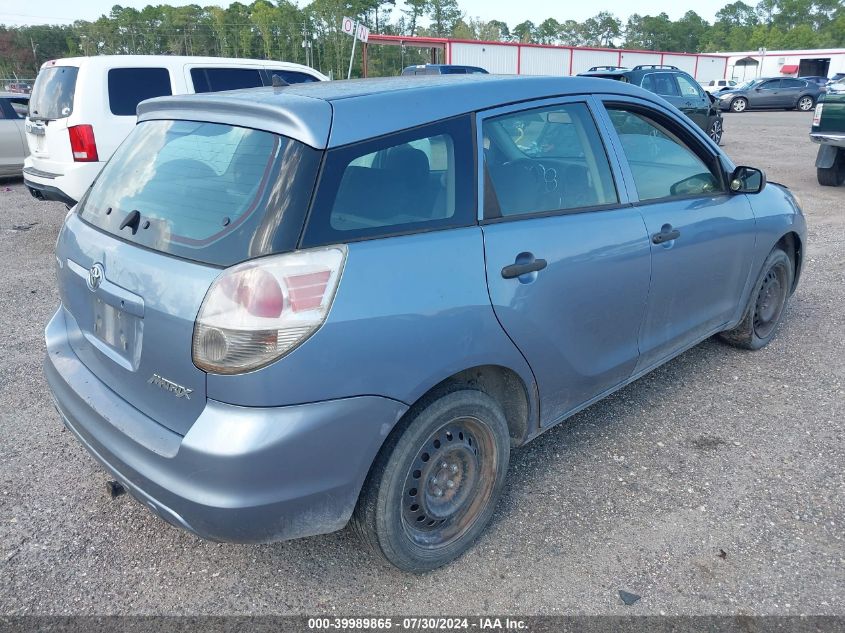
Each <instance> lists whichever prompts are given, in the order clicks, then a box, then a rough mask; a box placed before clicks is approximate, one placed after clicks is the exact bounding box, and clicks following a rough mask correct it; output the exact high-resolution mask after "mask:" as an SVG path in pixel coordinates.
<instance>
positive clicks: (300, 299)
mask: <svg viewBox="0 0 845 633" xmlns="http://www.w3.org/2000/svg"><path fill="white" fill-rule="evenodd" d="M345 261H346V247H345V246H332V247H328V248H320V249H314V250H308V251H298V252H295V253H287V254H284V255H275V256H272V257H264V258H261V259H259V260H255V261H250V262H245V263H243V264H239V265H238V266H234V267H232V268H230V269H228V270H226V271H224V272H223V273H222V274H221V275H220V276H219V277H218V278H217V279H216V280H215V281H214V283H213V284H212V285H211V288H209V290H208V293H207V294H206V296H205V299H204V300H203V302H202V307H201V308H200V311H199V315H198V316H197V320H196V323H195V324H194V341H193V357H194V364H195V365H196V366H197V367H199V368H200V369H202V370H203V371H207V372H211V373H215V374H238V373H242V372H245V371H250V370H253V369H257V368H259V367H263V366H264V365H267V364H268V363H271V362H273V361H274V360H277V359H279V358H281V357H282V356H284V355H285V354H287V353H288V352H290V351H291V350H293V349H294V348H295V347H297V346H298V345H300V344H301V343H303V342H304V341H305V340H306V339H307V338H308V337H310V336H311V335H312V334H313V333H314V332H316V331H317V329H318V328H319V327H320V326H321V325H322V324H323V323H324V322H325V320H326V317H327V316H328V313H329V308H331V305H332V301H333V300H334V295H335V292H336V291H337V286H338V282H339V281H340V275H341V272H342V271H343V265H344V262H345Z"/></svg>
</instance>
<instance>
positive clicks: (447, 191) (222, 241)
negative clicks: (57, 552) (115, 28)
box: [45, 75, 806, 572]
mask: <svg viewBox="0 0 845 633" xmlns="http://www.w3.org/2000/svg"><path fill="white" fill-rule="evenodd" d="M805 232H806V231H805V222H804V217H803V216H802V213H801V210H800V208H799V206H798V203H797V202H796V199H795V197H794V196H793V195H792V194H791V193H790V192H789V190H788V189H786V188H785V187H783V186H780V185H775V184H771V183H770V184H768V185H767V184H766V181H765V177H764V175H763V174H762V172H760V171H759V170H756V169H753V168H750V167H742V166H740V167H737V166H735V165H734V164H733V163H731V161H730V160H729V159H728V158H727V157H726V156H725V155H724V154H723V153H722V152H721V150H720V149H719V148H718V147H717V146H716V145H714V144H713V142H712V141H711V140H710V139H709V138H708V137H707V136H706V134H705V133H704V132H702V131H701V130H700V129H699V128H698V127H696V126H695V125H694V124H692V123H691V122H690V120H689V119H687V118H686V117H684V116H683V115H682V114H681V113H680V112H679V111H678V110H676V109H675V108H673V107H672V106H670V105H669V104H668V103H666V102H665V101H663V100H662V99H661V98H660V97H658V96H656V95H654V94H653V93H650V92H646V91H645V90H642V89H639V88H636V87H632V86H630V85H626V84H623V83H616V82H608V81H605V80H601V79H589V78H551V77H546V78H539V77H538V78H524V77H523V78H517V77H497V76H491V75H474V76H463V77H454V76H452V77H450V76H443V77H426V78H414V77H407V78H391V79H381V80H362V81H352V82H343V81H340V82H331V83H322V84H307V85H299V86H290V87H277V88H266V89H255V90H248V91H233V92H229V93H221V94H205V95H189V96H178V97H167V98H160V99H155V100H150V101H146V102H144V103H142V104H141V106H140V107H139V123H138V125H137V127H136V129H135V130H134V131H133V132H132V134H131V135H130V136H129V138H128V139H127V140H126V142H124V143H123V145H122V146H121V147H120V149H119V150H118V151H117V153H115V155H114V157H113V158H112V159H111V161H110V162H109V163H108V165H107V166H106V168H105V169H104V170H103V172H102V173H101V175H100V176H99V178H98V179H97V181H96V182H95V183H94V185H93V186H92V188H91V189H90V190H89V191H88V192H87V193H86V194H85V196H84V197H83V199H82V200H81V201H80V203H79V204H78V205H77V206H76V207H75V208H74V210H72V211H71V213H70V214H69V215H68V217H67V220H66V221H65V224H64V227H63V228H62V231H61V234H60V235H59V239H58V243H57V246H56V262H57V267H58V281H59V290H60V295H61V306H60V307H59V309H58V311H57V312H56V314H55V316H54V317H53V318H52V320H51V321H50V323H49V324H48V325H47V329H46V339H47V357H46V361H45V371H46V375H47V379H48V381H49V384H50V388H51V390H52V392H53V395H54V397H55V401H56V405H57V407H58V410H59V412H60V413H61V416H62V418H63V419H64V422H65V424H66V425H67V426H68V428H70V429H71V430H72V431H73V432H74V433H75V434H76V435H77V437H78V438H79V439H80V441H81V442H82V443H83V444H84V445H85V447H86V448H87V449H88V450H89V451H90V452H91V453H92V454H93V455H94V456H95V457H96V458H97V459H98V460H99V461H100V462H101V463H102V465H103V466H104V467H105V469H106V470H107V471H108V472H109V473H111V475H112V477H114V479H115V480H117V481H118V482H119V483H120V484H121V485H122V486H123V487H125V489H126V490H128V491H129V492H130V493H131V494H132V495H133V496H134V497H135V498H137V499H138V500H139V501H140V502H141V503H143V504H145V505H146V506H147V507H149V508H150V510H152V511H153V512H154V513H155V514H157V515H158V516H160V517H161V518H163V519H165V520H166V521H168V522H170V523H172V524H173V525H176V526H180V527H183V528H185V529H188V530H190V531H191V532H193V533H195V534H198V535H200V536H202V537H204V538H208V539H214V540H222V541H235V542H267V541H274V540H279V539H289V538H294V537H301V536H308V535H313V534H320V533H325V532H330V531H332V530H337V529H340V528H342V527H343V526H345V525H346V524H347V523H348V522H349V521H350V519H351V520H352V523H353V524H354V525H355V526H356V528H357V529H358V531H360V532H361V534H362V536H363V538H364V540H365V541H367V542H368V543H369V544H370V545H371V546H372V548H373V549H374V550H375V551H376V552H377V553H378V554H380V555H381V556H383V557H384V558H385V559H386V560H388V561H389V562H391V563H393V564H394V565H396V566H397V567H400V568H401V569H404V570H408V571H413V572H421V571H425V570H428V569H432V568H435V567H437V566H439V565H443V564H444V563H446V562H448V561H450V560H452V559H454V558H455V557H456V556H458V555H460V554H461V553H462V552H464V551H465V550H466V549H467V548H468V547H470V545H471V544H472V542H473V540H474V539H475V538H476V537H477V536H478V535H479V534H480V533H481V532H482V531H483V529H484V528H485V526H486V524H487V523H488V521H489V520H490V517H491V515H492V513H493V510H494V506H495V504H496V500H497V499H498V497H499V495H500V493H501V491H502V487H503V485H504V482H505V475H506V472H507V469H508V459H509V453H510V451H511V449H513V448H515V447H518V446H521V445H523V444H525V443H526V442H528V441H529V440H531V439H532V438H534V437H536V436H537V435H539V434H540V433H542V432H543V431H545V430H547V429H549V428H550V427H551V426H553V425H555V424H557V423H559V422H561V421H562V420H565V419H566V418H567V417H568V416H571V415H572V414H573V413H575V412H577V411H579V410H580V409H583V408H584V407H586V406H588V405H590V404H591V403H593V402H596V401H597V400H599V399H601V398H602V397H604V396H606V395H607V394H609V393H611V392H613V391H614V390H616V389H619V388H620V387H622V386H624V385H626V384H628V383H630V382H631V381H633V380H635V379H636V378H638V377H640V376H642V375H643V374H645V373H646V372H648V371H649V370H651V369H654V368H655V367H657V366H658V365H660V364H661V363H665V362H666V361H668V360H669V359H671V358H673V357H674V356H677V355H678V354H680V353H681V352H683V351H684V350H686V349H688V348H690V347H691V346H693V345H695V344H697V343H699V342H700V341H702V340H704V339H706V338H707V337H709V336H712V335H714V334H717V333H720V334H721V336H722V337H723V338H725V339H726V340H727V341H729V342H731V343H734V344H736V345H739V346H742V347H746V348H751V349H755V348H759V347H762V346H763V345H765V344H766V343H768V342H769V340H771V338H772V337H773V335H774V333H775V329H776V327H777V325H778V323H779V321H780V320H781V317H782V315H783V312H784V307H785V306H786V303H787V300H788V298H789V296H790V295H791V293H792V292H793V290H794V288H795V285H796V283H797V280H798V277H799V273H800V271H801V263H802V259H803V254H804V249H805ZM680 423H681V421H679V424H680Z"/></svg>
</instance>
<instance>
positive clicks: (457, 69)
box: [402, 64, 487, 75]
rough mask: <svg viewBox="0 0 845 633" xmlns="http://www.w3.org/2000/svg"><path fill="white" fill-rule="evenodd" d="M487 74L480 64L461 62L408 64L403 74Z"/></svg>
mask: <svg viewBox="0 0 845 633" xmlns="http://www.w3.org/2000/svg"><path fill="white" fill-rule="evenodd" d="M479 74H480V75H486V74H487V71H486V70H484V69H483V68H479V67H478V66H462V65H459V64H417V65H415V66H406V67H405V68H403V69H402V75H479Z"/></svg>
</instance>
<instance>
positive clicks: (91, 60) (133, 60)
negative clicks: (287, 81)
mask: <svg viewBox="0 0 845 633" xmlns="http://www.w3.org/2000/svg"><path fill="white" fill-rule="evenodd" d="M188 64H190V65H196V66H204V65H207V64H215V65H223V66H238V65H249V66H258V67H261V68H264V67H267V68H278V69H289V70H304V71H306V72H309V73H312V74H314V75H316V76H319V77H323V78H325V75H323V74H322V73H321V72H319V71H318V70H316V69H314V68H311V67H310V66H304V65H303V64H297V63H295V62H284V61H275V60H272V59H248V58H241V57H200V56H196V57H194V56H191V55H94V56H91V57H62V58H57V59H51V60H49V61H46V62H44V63H43V64H41V69H42V70H44V69H45V68H52V67H54V66H76V67H82V66H90V67H94V68H97V67H100V68H114V67H121V68H127V67H141V68H148V67H150V66H165V67H168V68H173V67H179V66H184V65H188Z"/></svg>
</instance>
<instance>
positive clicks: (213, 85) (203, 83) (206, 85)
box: [191, 68, 263, 92]
mask: <svg viewBox="0 0 845 633" xmlns="http://www.w3.org/2000/svg"><path fill="white" fill-rule="evenodd" d="M191 81H193V82H194V91H195V92H218V91H220V90H237V89H239V88H257V87H258V86H262V85H263V83H262V82H261V71H259V70H258V69H257V68H191Z"/></svg>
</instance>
